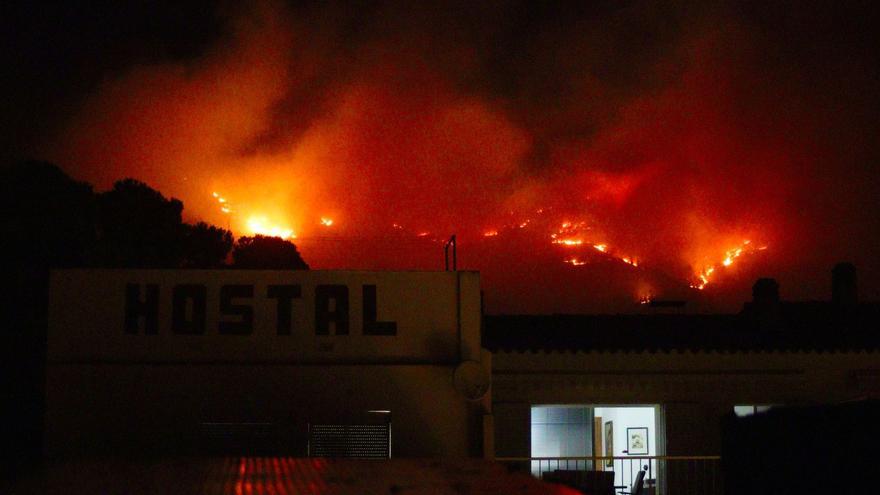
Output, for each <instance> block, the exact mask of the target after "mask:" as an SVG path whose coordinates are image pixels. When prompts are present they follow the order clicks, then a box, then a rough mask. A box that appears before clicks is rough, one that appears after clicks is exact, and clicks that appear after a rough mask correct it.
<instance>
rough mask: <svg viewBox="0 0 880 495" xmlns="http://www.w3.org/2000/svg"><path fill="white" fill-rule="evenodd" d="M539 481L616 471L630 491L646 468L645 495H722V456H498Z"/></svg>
mask: <svg viewBox="0 0 880 495" xmlns="http://www.w3.org/2000/svg"><path fill="white" fill-rule="evenodd" d="M495 460H496V461H498V462H501V463H503V464H506V465H507V466H508V467H510V468H511V469H514V470H518V471H526V472H531V473H532V475H533V476H535V477H537V478H544V475H545V473H550V472H553V471H613V472H614V486H615V487H616V490H617V491H620V490H625V491H629V489H630V487H632V485H633V482H634V481H635V479H636V476H637V475H638V472H639V471H640V470H641V469H642V468H643V467H644V468H646V469H645V471H646V472H645V476H644V485H643V490H642V493H643V494H644V495H661V494H662V495H722V494H723V493H724V484H723V480H722V477H721V457H719V456H621V457H607V456H592V457H497V458H495Z"/></svg>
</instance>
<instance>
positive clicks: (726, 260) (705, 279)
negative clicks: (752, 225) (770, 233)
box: [690, 239, 767, 290]
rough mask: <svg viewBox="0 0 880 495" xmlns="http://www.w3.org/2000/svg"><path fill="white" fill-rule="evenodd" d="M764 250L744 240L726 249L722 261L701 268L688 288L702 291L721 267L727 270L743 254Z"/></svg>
mask: <svg viewBox="0 0 880 495" xmlns="http://www.w3.org/2000/svg"><path fill="white" fill-rule="evenodd" d="M765 249H767V246H761V247H757V248H756V247H754V246H753V244H752V241H751V240H749V239H746V240H744V241H742V243H741V244H740V245H739V246H736V247H732V248H730V249H728V250H727V251H725V253H724V257H723V258H722V260H721V261H720V262H718V263H715V264H712V265H709V266H707V267H705V268H703V270H702V271H700V272H698V273H697V274H696V277H695V279H694V280H693V281H691V284H690V286H691V287H692V288H694V289H697V290H703V289H705V288H706V286H707V285H709V283H710V282H711V281H712V276H713V274H715V273H716V272H717V271H718V269H719V268H721V267H724V268H727V267H729V266H731V265H733V264H734V262H735V261H736V260H737V258H739V257H740V256H743V255H744V254H750V253H754V252H757V251H764V250H765Z"/></svg>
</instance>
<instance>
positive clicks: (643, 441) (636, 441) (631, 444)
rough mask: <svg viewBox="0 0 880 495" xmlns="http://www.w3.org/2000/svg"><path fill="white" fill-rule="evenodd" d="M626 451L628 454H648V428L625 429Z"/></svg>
mask: <svg viewBox="0 0 880 495" xmlns="http://www.w3.org/2000/svg"><path fill="white" fill-rule="evenodd" d="M626 453H627V454H628V455H648V428H647V427H642V428H627V429H626Z"/></svg>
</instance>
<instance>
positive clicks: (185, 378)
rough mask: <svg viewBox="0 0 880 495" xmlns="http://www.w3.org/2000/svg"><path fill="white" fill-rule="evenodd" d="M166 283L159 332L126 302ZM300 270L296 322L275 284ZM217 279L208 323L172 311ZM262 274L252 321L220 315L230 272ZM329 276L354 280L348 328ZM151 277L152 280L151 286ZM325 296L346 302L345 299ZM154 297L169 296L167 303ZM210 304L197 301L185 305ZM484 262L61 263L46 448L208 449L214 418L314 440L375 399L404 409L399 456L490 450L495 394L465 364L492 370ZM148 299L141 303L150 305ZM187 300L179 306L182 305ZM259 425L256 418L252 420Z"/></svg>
mask: <svg viewBox="0 0 880 495" xmlns="http://www.w3.org/2000/svg"><path fill="white" fill-rule="evenodd" d="M131 284H134V285H137V286H139V287H140V289H141V292H140V295H139V297H140V300H141V301H146V288H147V286H148V285H152V286H154V287H155V288H156V289H155V290H157V291H158V298H159V302H158V310H157V312H156V313H155V316H156V321H158V324H157V325H155V326H154V327H153V330H154V331H151V332H147V326H146V324H147V319H146V318H145V317H144V316H143V314H141V315H140V316H138V318H137V324H136V328H134V329H132V328H130V325H128V321H129V320H130V318H127V317H126V314H127V312H128V311H129V309H130V308H129V306H130V304H129V302H127V300H128V299H130V298H129V296H128V294H127V293H126V291H127V290H128V287H129V286H130V285H131ZM279 284H284V285H287V286H291V285H296V286H297V287H299V288H300V289H301V297H297V298H294V299H292V300H291V301H290V305H289V307H288V309H289V311H290V317H291V318H290V323H291V328H290V330H291V331H290V332H289V333H282V332H281V331H279V328H280V326H283V325H281V324H280V323H279V321H280V319H281V314H282V311H281V310H280V309H279V305H278V301H277V300H276V299H273V298H271V297H267V294H268V290H269V287H270V286H271V285H279ZM194 285H195V286H199V287H201V288H202V289H200V290H204V292H205V293H206V294H207V296H206V299H205V305H204V306H203V307H202V309H201V311H203V312H204V313H205V321H204V326H203V327H202V331H200V332H198V333H186V332H180V331H179V327H177V329H175V326H174V323H173V321H174V318H175V316H174V313H175V310H174V307H173V305H174V304H175V303H174V301H173V296H172V295H173V293H174V290H175V287H179V286H194ZM229 285H240V286H241V285H244V286H248V287H251V289H252V293H253V296H245V297H238V298H236V300H235V301H233V303H234V304H235V305H239V306H240V305H244V306H246V307H248V308H250V310H251V311H252V316H253V318H252V320H251V323H252V324H251V325H250V326H249V327H248V331H246V332H244V333H238V334H235V333H232V334H230V333H228V332H227V333H224V332H223V331H222V328H223V327H222V323H223V322H224V321H225V322H230V321H231V322H240V321H243V319H242V316H241V313H240V312H236V311H233V312H224V310H223V307H224V306H223V302H222V296H221V294H222V293H223V287H224V286H229ZM321 285H335V286H337V287H339V286H342V287H347V289H348V295H349V297H348V309H349V311H348V316H349V318H348V323H349V328H348V332H346V333H340V332H339V331H338V330H339V328H338V327H337V326H336V323H333V324H332V325H331V326H330V328H329V329H328V330H329V331H328V332H326V333H321V332H320V331H318V330H317V329H318V328H319V323H318V320H319V319H320V318H319V316H318V313H319V312H320V311H322V307H321V303H319V300H318V296H317V291H318V287H319V286H321ZM365 285H372V286H374V287H375V293H376V296H377V297H376V305H375V310H376V311H375V314H374V315H373V316H374V317H375V319H376V320H378V321H383V322H386V321H387V322H392V321H393V322H395V323H396V332H395V333H393V334H384V335H376V334H368V332H367V331H366V328H367V321H368V318H367V316H364V314H365V310H364V308H365V307H366V306H367V305H368V303H367V299H368V298H367V295H366V293H365V292H362V291H361V289H362V288H363V287H364V286H365ZM151 290H152V289H151ZM325 305H326V307H324V308H323V309H324V310H328V311H331V312H332V311H336V310H337V309H340V308H341V307H344V306H340V303H339V301H338V300H332V301H325ZM154 308H155V306H154ZM196 311H197V309H196V306H195V305H194V304H193V303H192V301H188V302H187V304H186V308H185V310H184V313H185V316H184V318H185V319H187V320H191V319H192V318H193V315H194V314H195V312H196ZM479 312H480V286H479V275H478V274H476V273H472V272H399V273H395V272H290V271H287V272H279V271H238V270H60V271H57V272H53V274H52V283H51V289H50V319H49V320H50V326H49V337H48V339H49V340H48V349H49V358H48V365H47V386H46V397H47V412H46V436H45V438H46V450H47V453H48V455H49V456H64V455H68V454H77V453H113V454H117V453H131V454H137V453H141V452H143V453H152V452H155V451H158V452H160V453H161V452H169V451H171V452H175V453H184V452H190V451H195V452H198V451H200V450H203V449H204V447H205V446H206V445H207V444H208V443H210V442H209V441H208V440H206V435H205V429H206V426H205V425H206V424H218V423H228V424H239V425H244V424H250V425H254V424H260V425H262V426H260V428H268V429H269V430H270V431H269V434H268V435H267V438H262V439H259V441H257V440H254V442H256V443H252V444H250V445H249V446H248V445H245V447H256V446H259V447H260V448H265V449H269V450H271V451H272V452H276V453H281V454H286V455H306V446H307V439H308V425H309V424H310V423H312V424H317V423H334V424H345V423H352V424H357V423H361V422H364V421H366V420H367V419H369V417H370V416H369V414H368V413H367V411H370V410H388V411H391V444H392V445H391V452H392V456H395V457H436V456H442V457H450V456H452V457H456V456H479V455H481V448H482V443H483V432H482V425H483V415H484V414H485V413H487V412H488V410H489V408H490V407H491V402H490V401H489V400H488V399H484V400H483V401H473V402H472V401H468V400H467V399H466V398H465V397H464V396H463V395H462V393H460V391H458V390H456V388H455V385H454V381H453V376H454V372H455V370H456V368H457V366H458V365H460V364H461V363H462V362H464V361H468V360H469V361H476V362H478V363H480V364H481V365H482V366H483V367H484V368H485V369H486V370H487V373H488V370H489V369H490V367H491V354H489V353H486V352H483V351H481V349H480V323H481V319H480V313H479ZM141 313H142V312H141ZM178 316H179V315H178ZM246 428H250V426H247V427H246Z"/></svg>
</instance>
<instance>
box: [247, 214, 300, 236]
mask: <svg viewBox="0 0 880 495" xmlns="http://www.w3.org/2000/svg"><path fill="white" fill-rule="evenodd" d="M247 228H248V230H249V231H250V232H251V233H252V234H260V235H265V236H270V237H280V238H282V239H296V234H295V233H294V232H293V229H290V228H287V227H280V226H278V225H273V224H271V223H270V222H269V220H268V219H267V218H266V217H264V216H257V215H254V216H252V217H250V218H248V220H247Z"/></svg>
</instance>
